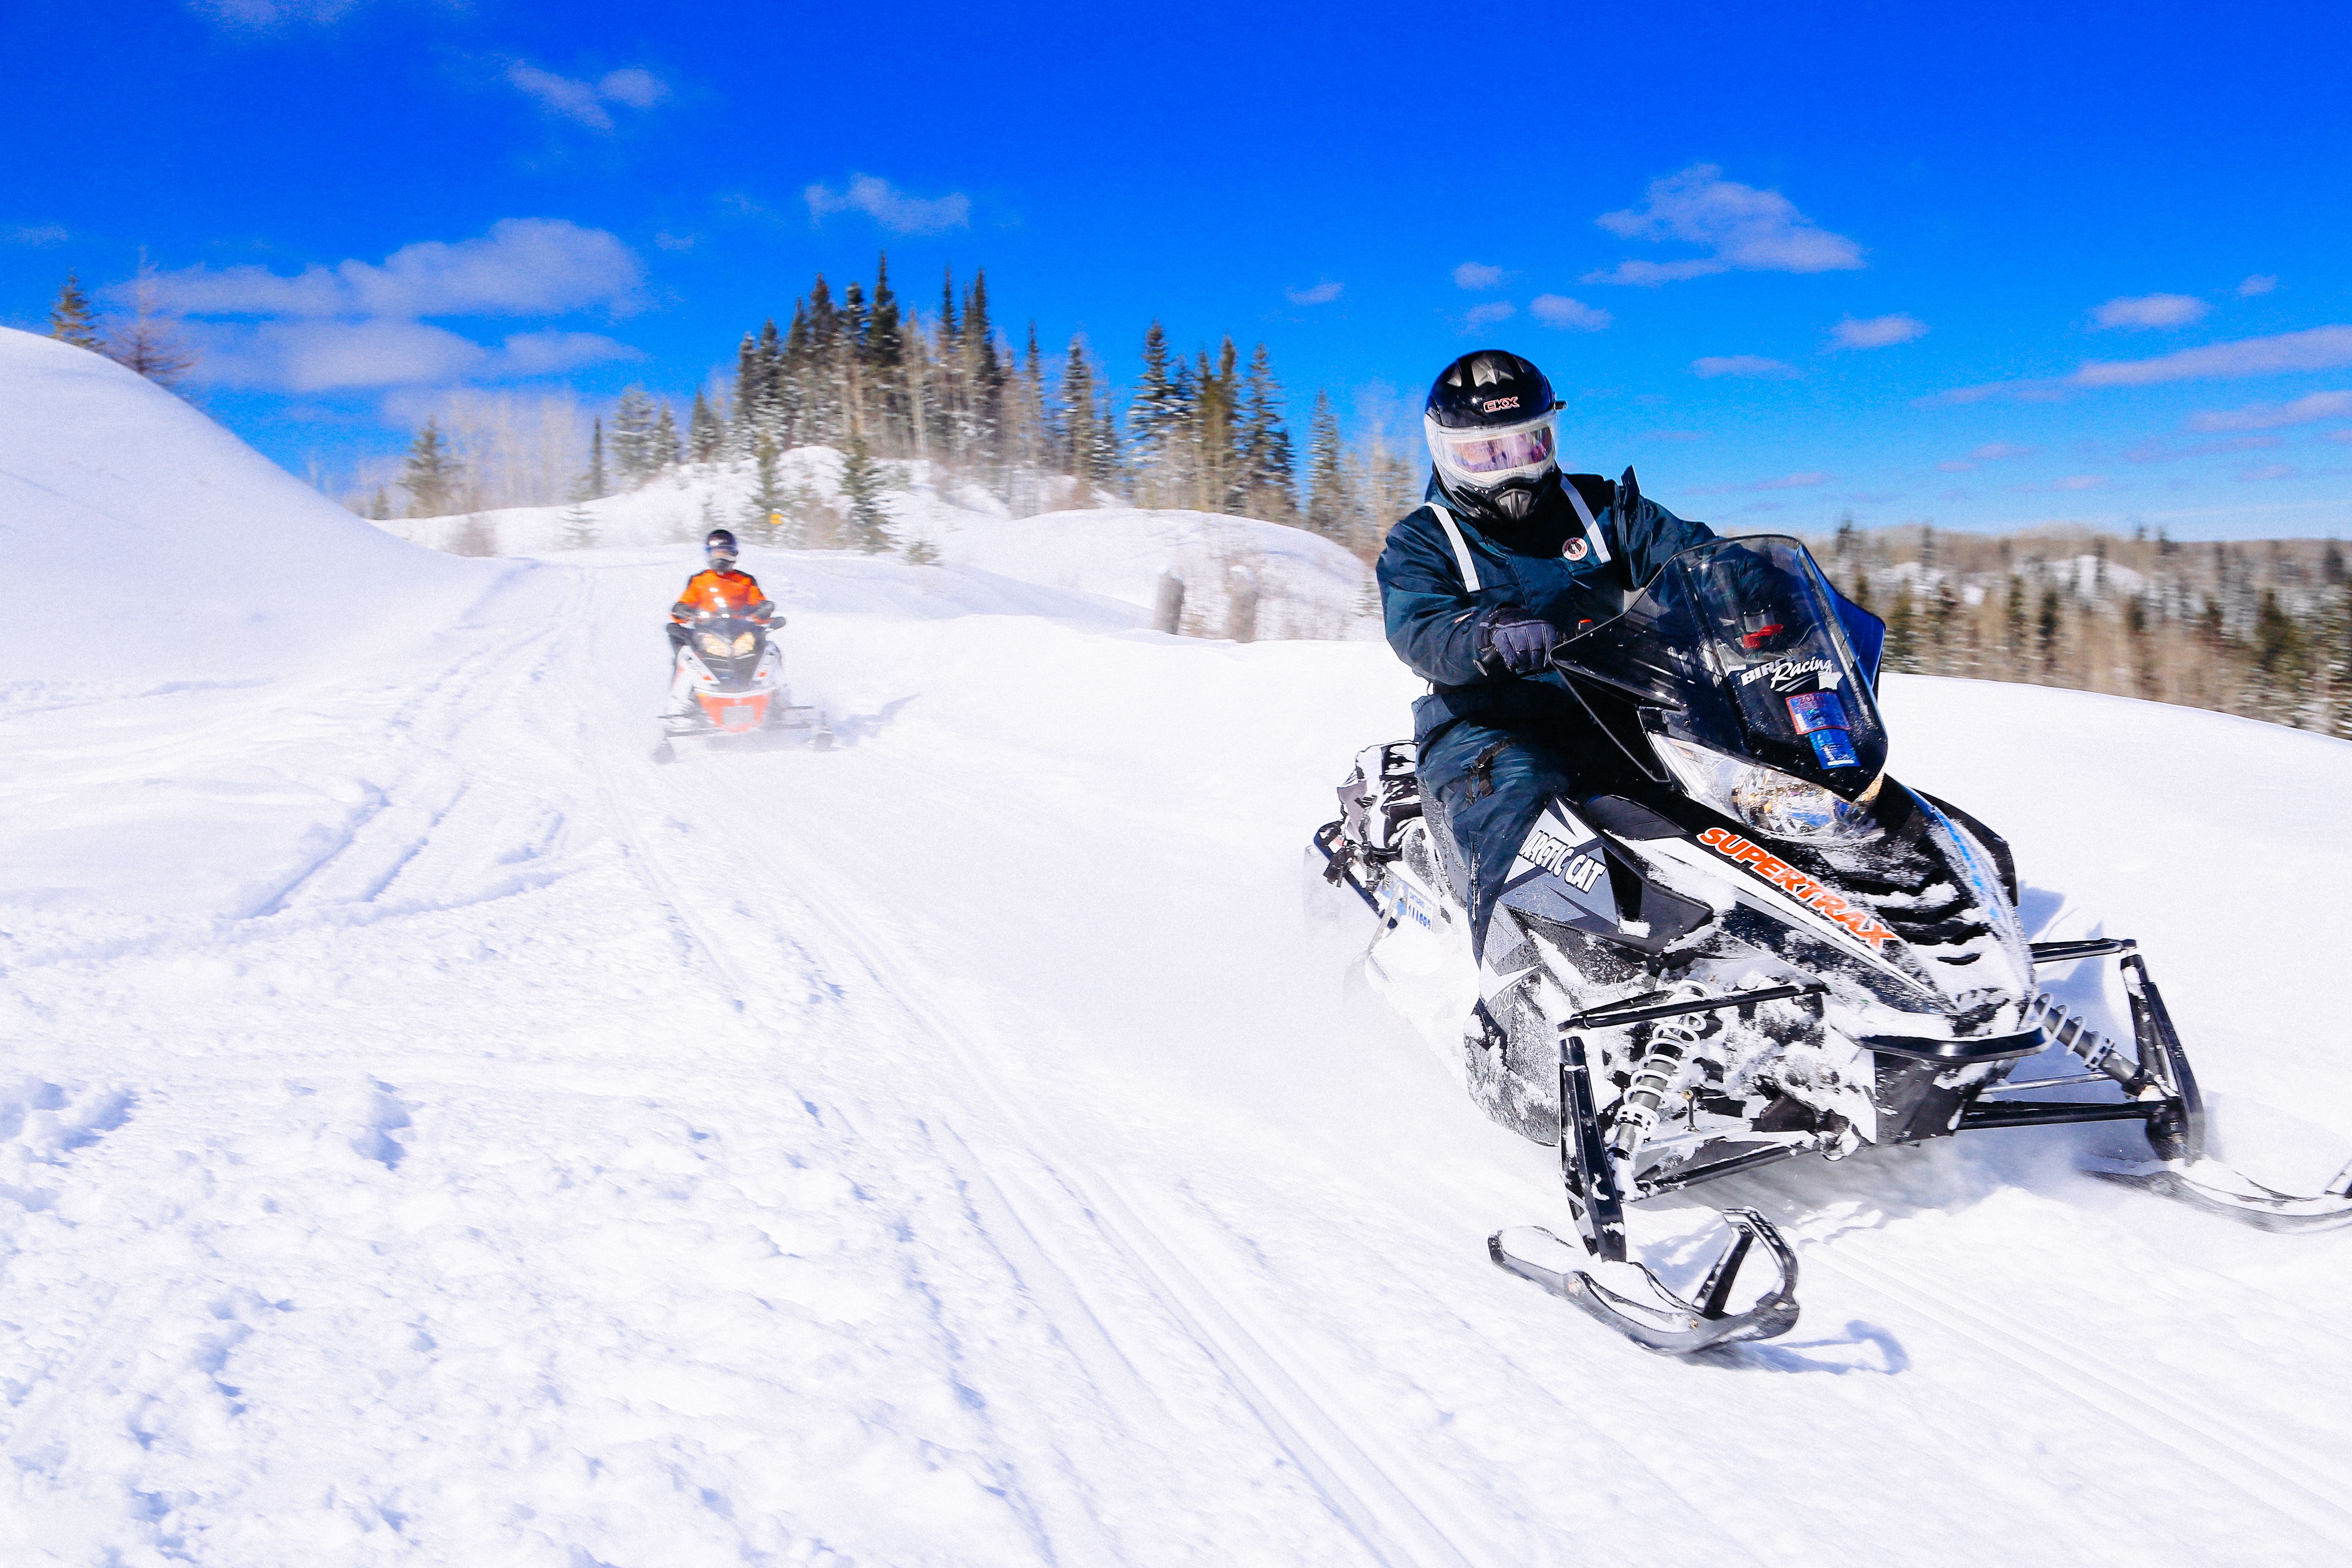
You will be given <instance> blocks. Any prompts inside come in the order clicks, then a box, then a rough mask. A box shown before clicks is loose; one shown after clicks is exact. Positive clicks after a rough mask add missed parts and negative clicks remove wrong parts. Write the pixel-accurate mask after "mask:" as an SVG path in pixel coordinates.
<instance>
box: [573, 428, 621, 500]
mask: <svg viewBox="0 0 2352 1568" xmlns="http://www.w3.org/2000/svg"><path fill="white" fill-rule="evenodd" d="M580 489H581V494H582V497H583V500H603V499H604V497H606V496H608V495H611V494H612V493H613V480H612V477H611V476H610V475H609V474H608V473H607V472H606V471H605V468H604V416H603V415H601V414H600V415H598V416H596V422H595V425H594V426H593V431H592V433H591V434H590V436H589V437H588V471H587V472H586V473H585V474H583V475H582V476H581V479H580Z"/></svg>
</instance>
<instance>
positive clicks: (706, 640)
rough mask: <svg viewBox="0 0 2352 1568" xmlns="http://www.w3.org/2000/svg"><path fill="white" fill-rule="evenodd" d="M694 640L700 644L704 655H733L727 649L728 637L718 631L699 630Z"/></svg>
mask: <svg viewBox="0 0 2352 1568" xmlns="http://www.w3.org/2000/svg"><path fill="white" fill-rule="evenodd" d="M694 640H695V641H696V643H698V644H699V645H700V647H701V648H702V652H703V657H704V658H730V657H731V656H730V654H729V653H728V651H727V639H726V638H725V637H720V636H719V634H718V633H717V632H697V633H695V634H694Z"/></svg>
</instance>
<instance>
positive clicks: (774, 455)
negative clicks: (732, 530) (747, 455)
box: [741, 433, 785, 545]
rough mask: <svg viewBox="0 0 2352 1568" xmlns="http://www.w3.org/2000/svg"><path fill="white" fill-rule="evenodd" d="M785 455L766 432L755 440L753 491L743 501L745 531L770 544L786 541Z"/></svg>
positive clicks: (752, 458)
mask: <svg viewBox="0 0 2352 1568" xmlns="http://www.w3.org/2000/svg"><path fill="white" fill-rule="evenodd" d="M781 458H782V453H780V452H779V451H778V450H777V447H776V443H775V441H774V440H773V439H772V437H769V436H767V435H766V434H765V433H762V434H761V435H760V436H759V437H756V438H755V439H754V441H753V442H752V446H751V495H750V496H749V497H747V498H746V499H745V500H744V502H743V521H742V523H741V527H742V530H743V531H744V532H746V533H749V534H751V535H753V536H754V537H756V538H758V539H759V540H760V541H761V542H762V543H764V544H770V545H780V544H782V543H783V542H784V540H783V538H782V534H783V533H784V532H785V529H784V527H783V525H782V523H780V522H779V521H778V519H779V518H781V517H782V515H783V510H784V500H785V497H784V486H783V478H782V471H781V467H780V460H781Z"/></svg>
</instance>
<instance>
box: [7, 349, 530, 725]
mask: <svg viewBox="0 0 2352 1568" xmlns="http://www.w3.org/2000/svg"><path fill="white" fill-rule="evenodd" d="M0 560H5V562H6V563H7V564H6V569H5V571H0V680H5V681H6V682H9V683H12V685H13V686H14V688H15V692H16V696H18V697H19V698H22V697H24V696H25V695H26V692H25V689H24V687H25V684H26V683H32V682H38V683H45V684H46V683H66V684H68V685H73V686H77V687H80V686H120V685H123V684H126V683H127V684H130V685H131V686H134V687H135V686H140V685H145V686H153V685H158V684H161V683H163V682H166V681H173V680H222V679H241V678H248V677H252V676H255V675H257V674H261V673H268V672H274V671H281V670H285V669H289V668H295V667H297V666H299V665H301V664H304V663H308V662H311V661H314V660H316V659H317V658H319V657H320V654H321V653H322V652H323V651H324V650H325V649H326V648H328V647H330V646H335V645H344V644H347V643H349V642H351V641H352V640H353V639H355V638H357V639H364V638H366V637H369V636H370V635H372V634H374V633H377V632H379V631H381V630H383V629H384V627H385V626H386V625H387V623H391V622H394V621H398V622H402V623H405V624H407V625H409V626H415V625H419V624H431V623H435V622H437V621H440V620H443V619H446V617H447V616H450V615H452V614H454V613H455V611H456V609H457V606H458V605H460V604H462V603H463V601H464V600H465V599H466V598H467V597H468V596H470V595H474V594H478V593H479V592H480V591H481V589H482V587H483V586H484V584H486V582H487V581H488V579H489V578H490V577H491V576H493V575H495V573H490V572H486V571H485V570H484V569H483V568H481V567H478V566H469V565H468V564H467V563H463V562H458V561H453V560H450V559H449V558H448V557H446V556H442V555H436V554H434V553H432V552H428V551H424V550H419V549H416V548H415V547H414V546H411V545H408V544H404V543H402V542H399V541H397V540H394V539H391V538H388V537H386V536H385V535H384V534H383V531H380V530H377V529H374V528H371V527H369V526H368V525H367V524H366V523H364V522H362V521H360V520H359V519H357V518H355V517H353V516H352V514H351V513H350V512H348V511H346V510H343V509H342V508H341V507H340V506H337V505H336V504H335V503H334V502H332V501H331V500H327V499H326V498H325V497H323V496H321V495H320V494H319V493H318V492H316V491H315V490H312V489H310V488H309V487H307V486H305V485H303V484H301V483H300V482H299V481H298V480H296V479H294V478H293V477H292V476H290V475H289V474H288V473H286V471H285V470H283V469H282V468H278V466H277V465H275V464H274V463H271V462H270V461H269V460H268V458H263V457H262V456H261V455H260V454H259V453H257V452H255V451H254V450H253V449H252V448H251V447H247V446H246V445H245V443H244V442H242V441H240V440H238V439H237V438H236V437H234V436H232V435H230V434H229V433H228V432H227V431H226V430H224V429H222V428H221V427H220V426H217V425H215V424H214V423H213V422H212V421H211V420H210V419H207V418H206V417H205V416H204V415H202V414H200V413H198V412H197V411H196V410H195V409H194V408H192V407H190V406H189V405H187V404H185V403H184V402H182V401H181V400H180V399H179V398H177V397H174V396H173V395H171V394H170V393H168V392H165V391H163V389H162V388H160V387H157V386H154V385H152V384H150V383H149V382H147V381H146V380H144V379H143V378H142V377H140V376H138V375H136V374H132V373H131V372H130V371H128V370H125V369H123V368H122V367H121V365H119V364H116V363H114V362H113V361H111V360H109V359H106V358H104V357H103V356H101V355H99V354H95V353H89V351H87V350H84V349H79V348H75V347H73V346H71V345H70V344H67V343H60V342H52V341H50V340H48V339H47V338H39V337H35V336H33V335H32V334H31V333H29V332H20V331H10V330H7V329H5V328H0Z"/></svg>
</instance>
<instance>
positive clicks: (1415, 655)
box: [1379, 350, 1779, 1037]
mask: <svg viewBox="0 0 2352 1568" xmlns="http://www.w3.org/2000/svg"><path fill="white" fill-rule="evenodd" d="M1558 426H1559V404H1558V403H1557V402H1556V401H1555V399H1554V398H1553V396H1552V390H1551V383H1550V382H1549V381H1548V380H1546V379H1545V377H1544V374H1543V372H1541V371H1539V370H1538V369H1537V368H1536V367H1535V366H1534V365H1532V364H1530V363H1528V362H1527V361H1526V360H1523V359H1521V358H1519V357H1518V356H1517V354H1510V353H1500V352H1497V351H1494V350H1487V351H1483V352H1481V353H1472V354H1465V355H1464V356H1463V357H1462V358H1460V359H1458V360H1456V361H1454V363H1452V364H1450V365H1448V366H1446V368H1445V370H1444V373H1443V374H1440V375H1439V376H1438V378H1437V380H1436V382H1435V384H1433V385H1432V386H1431V387H1430V389H1429V401H1428V404H1427V405H1426V408H1425V410H1424V412H1423V416H1422V431H1423V436H1424V437H1426V438H1427V440H1428V442H1429V451H1430V456H1431V458H1433V465H1434V466H1433V471H1432V473H1431V475H1430V480H1429V489H1428V491H1427V493H1426V496H1425V498H1424V500H1423V504H1422V505H1421V506H1419V507H1417V508H1416V509H1414V510H1412V511H1411V512H1408V513H1407V514H1406V515H1405V517H1404V519H1403V520H1402V521H1400V522H1399V523H1398V524H1397V525H1396V526H1395V527H1394V528H1393V529H1391V530H1390V531H1389V537H1388V542H1387V545H1386V546H1385V547H1384V548H1383V549H1382V550H1381V559H1380V566H1379V577H1380V584H1381V609H1382V612H1383V614H1384V616H1385V617H1386V621H1387V629H1388V639H1389V646H1390V647H1392V648H1394V649H1395V650H1396V653H1397V657H1398V658H1402V659H1403V660H1404V661H1405V663H1406V664H1408V665H1410V666H1412V669H1413V672H1414V673H1415V674H1417V675H1420V676H1422V677H1423V678H1425V679H1427V680H1428V681H1429V683H1430V691H1429V695H1427V696H1425V697H1423V698H1421V699H1419V700H1417V701H1415V702H1414V703H1413V705H1412V710H1413V742H1414V744H1415V747H1416V750H1417V756H1418V758H1419V772H1420V774H1421V778H1422V787H1423V790H1424V791H1425V792H1427V793H1429V794H1433V795H1436V796H1437V797H1438V800H1439V802H1440V803H1441V805H1443V807H1444V814H1445V818H1446V820H1447V822H1449V823H1450V824H1451V825H1452V827H1453V830H1454V840H1455V843H1456V844H1457V845H1458V846H1459V847H1460V851H1461V855H1462V859H1463V862H1464V864H1465V866H1466V867H1467V868H1468V871H1469V876H1470V900H1469V903H1470V917H1471V926H1470V940H1471V946H1472V948H1473V950H1474V951H1475V952H1476V953H1477V955H1478V959H1479V970H1478V973H1479V991H1480V1000H1479V1002H1478V1005H1477V1007H1476V1009H1475V1012H1474V1013H1473V1016H1472V1017H1471V1020H1470V1026H1469V1027H1470V1028H1471V1029H1472V1030H1473V1031H1485V1032H1486V1033H1487V1034H1488V1035H1489V1037H1492V1036H1493V1035H1494V1033H1495V1032H1496V1024H1495V1014H1494V1013H1493V1012H1492V1011H1491V1010H1490V1009H1489V1006H1488V1004H1489V1003H1496V1002H1499V1001H1500V1000H1501V998H1502V996H1503V994H1505V993H1507V991H1508V990H1509V989H1510V987H1511V985H1512V984H1515V983H1516V982H1517V980H1518V979H1520V978H1521V977H1522V975H1521V973H1514V972H1513V971H1516V970H1517V969H1518V967H1519V966H1517V965H1511V966H1509V968H1508V969H1507V970H1505V971H1504V972H1500V973H1498V972H1497V970H1496V967H1495V966H1494V965H1493V964H1490V963H1489V962H1488V956H1489V951H1488V950H1489V944H1488V942H1487V928H1488V926H1489V924H1490V923H1491V922H1492V921H1493V920H1494V918H1495V904H1496V900H1497V899H1498V898H1500V897H1501V895H1502V891H1503V883H1504V880H1505V879H1506V878H1507V877H1508V875H1509V873H1510V869H1511V863H1512V860H1513V858H1515V856H1516V855H1517V850H1518V847H1519V845H1520V843H1521V842H1522V841H1523V840H1524V839H1525V838H1526V837H1527V834H1528V829H1529V828H1530V827H1532V826H1534V825H1535V821H1536V819H1537V818H1538V816H1541V815H1542V813H1543V809H1544V803H1545V802H1546V801H1547V800H1548V799H1549V798H1550V797H1551V796H1553V795H1568V796H1570V798H1571V799H1575V798H1580V797H1581V793H1582V792H1580V790H1579V789H1578V788H1577V784H1578V779H1579V775H1580V773H1586V772H1589V771H1590V770H1589V765H1588V764H1587V763H1586V762H1585V753H1586V752H1588V751H1589V750H1592V749H1597V750H1598V751H1599V752H1608V751H1610V750H1611V749H1612V743H1611V742H1609V741H1608V739H1607V738H1606V737H1604V736H1602V735H1600V734H1597V733H1595V732H1593V729H1592V721H1591V718H1590V717H1589V716H1588V714H1587V711H1586V710H1585V708H1584V706H1583V705H1582V704H1581V703H1580V701H1579V700H1577V698H1576V696H1575V694H1574V693H1573V692H1572V691H1570V689H1569V687H1568V684H1567V682H1566V681H1565V679H1563V678H1562V677H1560V676H1559V674H1558V673H1556V672H1554V671H1553V670H1552V668H1551V650H1552V648H1553V647H1555V646H1556V645H1557V644H1559V642H1561V641H1562V640H1563V639H1565V638H1567V637H1572V636H1574V635H1575V634H1576V633H1578V632H1580V631H1582V630H1584V629H1586V628H1588V627H1590V626H1594V625H1596V624H1597V623H1599V622H1601V621H1605V620H1607V619H1609V618H1610V617H1611V616H1614V615H1616V614H1617V613H1618V612H1619V611H1620V610H1621V609H1622V608H1623V607H1624V605H1625V603H1626V601H1627V599H1628V598H1629V597H1630V596H1631V595H1633V593H1635V592H1636V591H1638V590H1639V589H1640V588H1641V587H1642V585H1643V584H1645V583H1647V582H1648V581H1649V580H1650V579H1651V578H1652V577H1653V576H1654V575H1655V574H1657V571H1658V569H1659V568H1660V567H1662V566H1664V564H1665V563H1666V562H1667V561H1669V560H1671V559H1672V558H1673V557H1674V556H1675V555H1676V554H1677V553H1679V552H1682V551H1685V550H1688V549H1690V548H1691V547H1692V546H1693V545H1696V544H1702V543H1705V542H1706V541H1708V540H1710V539H1713V538H1714V537H1715V533H1714V532H1713V531H1712V530H1710V529H1708V528H1707V527H1706V525H1705V524H1704V523H1697V522H1688V521H1684V520H1683V519H1681V518H1679V517H1676V516H1675V515H1674V513H1672V512H1670V511H1668V510H1665V509H1664V507H1662V506H1659V505H1658V504H1657V503H1655V502H1654V501H1650V500H1642V499H1641V498H1640V496H1639V495H1638V494H1637V493H1633V490H1632V487H1631V486H1630V485H1628V486H1627V487H1625V489H1624V490H1623V491H1622V492H1621V489H1620V487H1619V486H1617V485H1612V484H1611V483H1610V482H1609V481H1608V480H1606V479H1601V477H1600V476H1599V475H1597V474H1563V473H1561V472H1560V469H1559V453H1558V449H1557V447H1558ZM1632 477H1633V475H1632V471H1631V470H1630V469H1629V470H1628V471H1627V475H1626V478H1627V479H1628V480H1631V479H1632ZM1621 493H1623V494H1625V495H1627V496H1629V497H1630V500H1631V505H1630V506H1621V504H1620V497H1621ZM1769 629H1770V630H1778V629H1779V628H1778V627H1770V628H1769ZM1432 826H1436V825H1435V824H1433V825H1432ZM1499 945H1500V946H1501V948H1502V949H1503V950H1504V951H1505V952H1507V951H1508V950H1510V949H1513V948H1516V947H1517V945H1518V943H1517V941H1516V940H1513V941H1510V942H1502V943H1500V944H1499Z"/></svg>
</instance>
